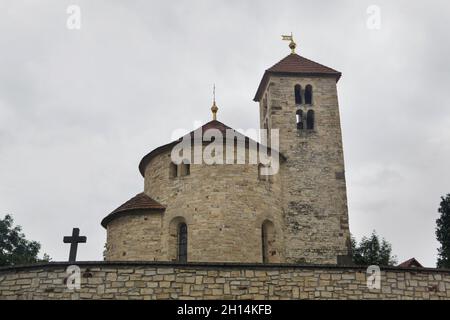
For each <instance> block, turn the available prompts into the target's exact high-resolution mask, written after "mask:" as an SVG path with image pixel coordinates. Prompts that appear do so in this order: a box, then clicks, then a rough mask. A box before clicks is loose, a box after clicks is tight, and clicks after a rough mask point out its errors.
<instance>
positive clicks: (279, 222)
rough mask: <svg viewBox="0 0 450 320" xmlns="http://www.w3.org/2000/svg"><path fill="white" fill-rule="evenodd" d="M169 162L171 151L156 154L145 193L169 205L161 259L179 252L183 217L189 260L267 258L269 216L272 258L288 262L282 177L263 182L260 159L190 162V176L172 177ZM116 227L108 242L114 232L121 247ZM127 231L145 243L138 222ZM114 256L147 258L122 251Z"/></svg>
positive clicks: (254, 260)
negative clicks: (175, 229)
mask: <svg viewBox="0 0 450 320" xmlns="http://www.w3.org/2000/svg"><path fill="white" fill-rule="evenodd" d="M244 152H245V150H244ZM247 152H248V151H247ZM224 157H226V154H225V155H224ZM247 159H248V157H247ZM170 163H171V158H170V152H169V151H166V152H164V153H161V154H159V155H157V156H155V157H154V158H153V159H152V160H151V161H150V163H149V164H148V165H147V168H146V170H145V188H144V192H145V193H146V194H147V195H149V196H150V197H152V198H153V199H155V200H156V201H158V202H160V203H161V204H163V205H165V206H166V210H165V212H164V213H162V224H161V228H160V230H161V231H160V234H161V247H160V249H161V254H160V257H159V259H157V260H158V261H172V260H173V258H174V257H175V256H176V253H175V252H176V246H175V245H174V244H175V243H176V241H175V240H174V239H173V238H174V237H175V236H176V235H175V234H173V233H171V232H170V230H171V222H172V221H174V220H175V219H181V218H182V219H183V220H184V221H185V222H186V224H187V229H188V241H187V245H188V262H217V261H219V262H240V263H259V262H262V260H263V257H262V237H261V227H262V224H263V223H264V222H265V221H266V220H269V221H271V222H272V223H273V225H274V228H275V235H274V239H275V241H273V242H271V248H270V251H271V255H270V257H269V262H275V263H279V262H284V260H283V251H284V250H283V247H284V246H283V233H282V229H283V218H282V209H281V203H280V201H279V199H280V196H279V195H280V184H279V182H278V176H274V177H273V178H272V180H271V181H262V180H261V179H259V178H258V165H257V164H249V163H246V164H217V165H207V164H191V167H190V174H189V175H187V176H179V177H177V178H170V177H169V165H170ZM111 232H112V229H111V230H109V228H108V242H109V241H110V240H109V239H113V237H115V238H114V241H115V242H116V243H117V245H118V246H120V243H121V242H120V241H122V237H121V236H111V237H110V236H109V233H111ZM127 232H129V233H131V235H127V236H129V237H134V238H136V239H135V241H134V242H133V245H135V246H138V247H140V246H144V245H145V243H143V242H141V241H140V240H139V239H140V238H141V232H142V230H141V229H139V228H138V227H137V226H136V227H132V228H127ZM139 250H140V251H141V252H143V250H141V249H139ZM108 260H109V259H108ZM115 260H146V259H145V258H144V256H142V257H141V258H133V257H127V256H123V257H120V256H119V257H117V259H115Z"/></svg>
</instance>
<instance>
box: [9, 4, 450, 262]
mask: <svg viewBox="0 0 450 320" xmlns="http://www.w3.org/2000/svg"><path fill="white" fill-rule="evenodd" d="M318 2H319V1H299V0H296V1H258V2H256V1H242V0H240V1H229V0H227V1H192V0H190V1H177V2H175V1H137V0H129V1H113V0H110V1H100V0H96V1H79V0H78V1H77V0H72V1H42V0H41V1H31V0H30V1H22V0H2V1H1V2H0V216H1V217H3V216H4V215H5V214H8V213H9V214H12V215H13V217H14V218H15V222H16V223H17V224H19V225H21V226H22V227H23V230H24V232H25V234H26V236H27V238H29V239H33V240H37V241H39V242H41V244H42V249H43V252H46V253H48V254H49V255H50V256H51V257H52V258H53V260H55V261H60V260H65V259H67V257H68V250H69V246H68V245H66V244H63V243H62V237H63V236H65V235H69V234H70V233H71V230H72V228H73V227H79V228H80V229H81V233H82V235H86V236H87V237H88V242H87V244H82V245H80V248H79V255H78V258H79V259H80V260H101V259H102V251H103V245H104V243H105V240H106V232H105V230H104V229H103V228H102V227H101V226H100V221H101V219H102V218H103V217H104V216H106V215H107V214H108V213H109V212H111V211H112V210H114V209H115V208H116V207H117V206H119V205H120V204H122V203H123V202H125V201H126V200H128V199H129V198H131V197H132V196H134V195H135V194H137V193H139V192H142V190H143V178H142V177H141V175H140V174H139V171H138V163H139V161H140V159H141V158H142V156H144V155H145V154H146V153H147V152H149V151H151V150H152V149H154V148H155V147H158V146H160V145H162V144H165V143H167V142H169V140H170V139H171V135H172V132H173V131H174V130H175V129H179V128H185V129H193V125H194V123H195V122H196V121H201V122H207V121H209V120H210V117H211V115H210V110H209V108H210V107H211V88H212V84H213V83H216V87H217V102H218V106H219V113H218V119H219V120H220V121H222V122H224V123H226V124H227V125H230V126H232V127H234V128H237V129H239V128H242V129H248V128H256V127H258V106H257V104H256V103H255V102H253V101H252V98H253V96H254V93H255V91H256V89H257V86H258V84H259V81H260V79H261V76H262V74H263V72H264V70H265V69H267V68H268V67H270V66H272V65H273V64H275V63H276V62H278V61H279V60H280V59H282V58H283V57H284V56H286V55H287V54H288V53H289V49H288V47H287V43H286V42H283V41H281V40H280V35H281V34H285V33H289V32H293V33H294V36H295V39H296V41H297V43H298V50H297V51H298V53H299V54H300V55H303V56H305V57H307V58H310V59H312V60H314V61H317V62H319V63H322V64H325V65H327V66H330V67H332V68H335V69H337V70H339V71H341V72H342V73H343V77H342V79H341V80H340V81H339V83H338V90H339V101H340V110H341V121H342V131H343V140H344V155H345V164H346V171H347V188H348V200H349V217H350V230H351V232H352V233H353V234H354V235H355V236H356V237H357V238H358V239H359V238H360V237H361V236H362V235H368V234H370V233H371V231H372V230H373V229H375V230H377V232H378V233H379V234H380V235H382V236H383V237H385V238H386V239H387V240H389V241H390V242H391V243H392V246H393V252H394V253H395V254H396V255H397V256H398V260H399V262H401V261H403V260H406V259H409V258H411V257H416V258H417V259H418V260H419V261H420V262H422V263H423V264H424V265H426V266H430V267H433V266H435V261H436V248H437V247H438V243H437V242H436V240H435V234H434V232H435V220H436V218H437V217H438V213H437V208H438V206H439V202H440V197H441V196H442V195H444V194H446V193H450V166H449V162H450V108H449V106H450V93H449V92H450V90H449V88H450V62H449V57H450V43H449V41H448V40H449V36H450V26H449V23H448V18H449V13H450V2H448V1H444V0H442V1H438V0H434V1H429V2H424V1H421V2H419V1H392V0H389V1H350V0H349V1H343V0H340V1H320V4H318ZM72 4H75V5H78V6H79V7H80V8H81V29H80V30H69V29H68V28H67V27H66V20H67V18H68V17H69V15H68V14H67V13H66V10H67V7H68V6H69V5H72ZM370 5H378V6H379V8H380V10H381V25H380V29H379V30H377V29H370V28H368V27H367V19H368V17H369V15H368V14H367V8H368V7H369V6H370Z"/></svg>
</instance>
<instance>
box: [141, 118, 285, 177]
mask: <svg viewBox="0 0 450 320" xmlns="http://www.w3.org/2000/svg"><path fill="white" fill-rule="evenodd" d="M209 129H217V130H219V131H220V132H221V133H222V135H223V137H226V131H227V130H228V129H231V130H233V131H234V133H235V135H236V136H237V137H240V139H245V142H246V145H248V142H249V141H254V140H253V139H251V138H249V137H247V136H245V135H243V134H241V133H239V132H238V131H236V130H234V129H233V128H231V127H229V126H227V125H226V124H223V123H222V122H220V121H217V120H212V121H210V122H208V123H205V124H204V125H203V126H201V127H200V128H198V129H196V130H194V131H191V132H189V133H188V134H186V135H185V136H183V137H181V138H179V139H178V140H175V141H172V142H170V143H168V144H165V145H163V146H160V147H158V148H156V149H154V150H152V151H151V152H149V153H148V154H146V155H145V156H144V157H143V158H142V160H141V162H140V163H139V172H140V173H141V174H142V176H143V177H144V176H145V175H144V174H145V168H146V167H147V164H148V163H149V162H150V160H151V159H152V158H153V157H154V156H156V155H158V154H160V153H162V152H164V151H166V150H170V149H171V148H172V147H173V146H175V145H176V144H177V143H179V142H181V141H182V139H183V138H184V137H187V136H189V135H190V136H191V138H192V139H194V137H195V134H194V133H195V132H196V131H197V130H201V132H202V139H203V134H204V133H205V132H206V131H207V130H209ZM254 142H255V143H256V145H257V146H258V147H259V146H260V144H259V143H257V142H256V141H254ZM267 150H271V149H270V148H269V147H268V148H267ZM274 151H275V150H274ZM279 155H280V157H281V158H282V159H285V157H284V156H283V155H282V154H281V153H279Z"/></svg>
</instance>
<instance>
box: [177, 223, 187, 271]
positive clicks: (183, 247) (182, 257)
mask: <svg viewBox="0 0 450 320" xmlns="http://www.w3.org/2000/svg"><path fill="white" fill-rule="evenodd" d="M177 261H178V262H181V263H186V262H187V225H186V223H184V222H182V223H180V224H179V225H178V256H177Z"/></svg>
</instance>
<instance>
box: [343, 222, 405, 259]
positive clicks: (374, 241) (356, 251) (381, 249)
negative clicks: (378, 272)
mask: <svg viewBox="0 0 450 320" xmlns="http://www.w3.org/2000/svg"><path fill="white" fill-rule="evenodd" d="M351 244H352V250H353V263H355V264H356V265H361V266H369V265H377V266H394V265H396V264H397V258H396V257H395V256H392V255H391V252H392V246H391V244H390V243H389V242H387V241H386V240H385V239H384V238H383V239H381V240H380V238H379V237H378V235H377V233H376V232H375V230H374V231H373V232H372V234H371V236H370V237H363V238H362V239H361V242H360V243H359V245H358V243H357V241H356V239H355V238H354V237H353V236H352V237H351Z"/></svg>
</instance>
